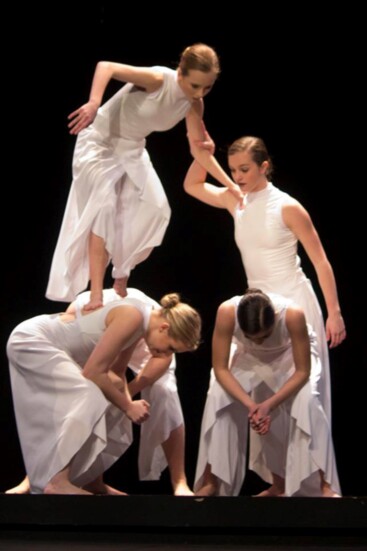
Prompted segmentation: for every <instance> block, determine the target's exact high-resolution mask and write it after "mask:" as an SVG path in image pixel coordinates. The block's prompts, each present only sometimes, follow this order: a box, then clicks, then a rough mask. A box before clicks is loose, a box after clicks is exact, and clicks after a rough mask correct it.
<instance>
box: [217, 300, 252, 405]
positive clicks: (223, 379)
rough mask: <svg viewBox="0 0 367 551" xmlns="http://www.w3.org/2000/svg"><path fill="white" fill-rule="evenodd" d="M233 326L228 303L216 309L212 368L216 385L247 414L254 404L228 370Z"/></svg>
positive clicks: (232, 316)
mask: <svg viewBox="0 0 367 551" xmlns="http://www.w3.org/2000/svg"><path fill="white" fill-rule="evenodd" d="M234 326H235V308H234V306H233V305H232V304H230V303H229V302H228V301H227V302H224V303H223V304H221V305H220V306H219V308H218V312H217V318H216V322H215V327H214V333H213V342H212V347H213V368H214V373H215V377H216V379H217V381H218V383H219V384H220V385H221V386H222V387H223V388H224V390H226V391H227V392H228V394H230V395H231V396H232V397H233V398H234V399H235V400H238V401H239V402H240V403H241V404H243V405H244V406H245V407H246V408H248V410H249V414H251V413H252V411H253V410H254V409H255V408H256V404H255V402H254V401H253V400H252V399H251V397H250V396H249V394H247V392H246V391H245V390H244V389H243V387H242V386H241V385H240V383H239V382H238V381H237V379H236V378H235V377H234V376H233V375H232V372H231V371H230V370H229V357H230V348H231V342H232V335H233V330H234Z"/></svg>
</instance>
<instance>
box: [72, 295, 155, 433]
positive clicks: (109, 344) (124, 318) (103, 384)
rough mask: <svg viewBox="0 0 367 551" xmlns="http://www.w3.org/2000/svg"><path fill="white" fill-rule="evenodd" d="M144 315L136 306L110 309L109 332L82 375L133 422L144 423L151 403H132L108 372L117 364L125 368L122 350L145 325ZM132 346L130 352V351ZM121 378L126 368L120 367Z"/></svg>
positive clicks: (90, 358)
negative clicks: (143, 324) (143, 323)
mask: <svg viewBox="0 0 367 551" xmlns="http://www.w3.org/2000/svg"><path fill="white" fill-rule="evenodd" d="M142 322H143V320H142V315H141V313H140V312H139V311H138V310H137V309H136V308H134V307H133V306H119V307H116V308H113V309H112V310H110V312H109V313H108V315H107V318H106V329H105V331H104V333H103V335H102V337H101V338H100V340H99V341H98V343H97V345H96V346H95V348H94V350H93V352H92V354H91V355H90V357H89V358H88V360H87V362H86V364H85V365H84V368H83V371H82V373H83V375H84V377H86V378H87V379H90V380H91V381H93V382H94V383H95V384H96V385H97V386H98V387H99V388H100V389H101V391H102V392H103V394H104V395H105V396H106V398H107V399H108V400H109V401H110V402H112V403H113V404H114V405H115V406H116V407H118V408H119V409H121V410H122V411H124V412H126V413H127V415H128V417H129V418H130V419H131V420H132V421H134V422H137V423H139V422H142V421H143V420H145V419H146V418H147V416H148V404H147V403H146V402H144V400H140V401H136V402H133V401H132V400H131V396H130V394H129V391H128V387H127V384H125V385H124V386H123V388H122V389H118V388H117V387H116V386H115V385H114V383H113V382H112V380H111V378H110V377H109V371H110V369H111V367H112V368H114V369H116V365H117V364H118V365H120V366H122V365H125V364H126V361H125V360H123V359H122V357H123V355H124V354H126V351H124V350H123V351H122V352H121V349H122V348H124V346H125V343H127V342H128V341H129V340H130V339H131V337H132V336H133V335H134V334H135V332H136V331H137V330H138V329H139V328H140V327H141V326H142ZM131 349H132V346H131V347H129V349H128V350H131ZM119 376H120V377H121V378H122V380H123V381H124V377H125V374H124V368H122V367H120V370H119Z"/></svg>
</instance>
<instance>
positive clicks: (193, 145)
mask: <svg viewBox="0 0 367 551" xmlns="http://www.w3.org/2000/svg"><path fill="white" fill-rule="evenodd" d="M203 112H204V103H203V100H200V101H195V102H194V103H193V104H192V107H191V109H190V111H189V113H188V114H187V115H186V127H187V136H188V140H189V144H190V151H191V154H192V156H193V157H194V158H195V159H196V160H197V161H198V162H199V163H200V165H201V166H202V167H203V168H204V169H205V170H206V171H207V172H209V174H210V175H211V176H213V178H215V179H216V180H217V181H218V182H220V183H221V184H222V185H223V186H225V187H227V188H228V189H229V190H230V192H231V193H233V195H234V197H236V199H237V201H241V202H242V200H243V194H242V192H241V190H240V188H239V187H238V185H237V184H235V182H233V180H231V178H230V177H229V176H228V174H226V172H225V171H224V170H223V168H222V167H221V166H220V164H219V163H218V161H217V160H216V158H215V157H214V155H213V153H212V152H211V151H210V150H208V149H206V148H205V147H202V146H200V143H202V142H204V141H205V132H206V129H205V126H204V123H203Z"/></svg>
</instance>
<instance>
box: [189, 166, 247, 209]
mask: <svg viewBox="0 0 367 551" xmlns="http://www.w3.org/2000/svg"><path fill="white" fill-rule="evenodd" d="M206 177H207V171H206V170H205V168H204V167H202V166H201V164H200V163H199V162H198V161H197V160H196V159H194V160H193V162H192V163H191V165H190V168H189V169H188V171H187V173H186V177H185V180H184V190H185V191H186V193H188V194H189V195H191V196H192V197H195V199H198V200H199V201H202V202H203V203H206V204H207V205H210V206H212V207H217V208H220V209H227V210H228V211H229V212H230V213H231V214H233V212H234V209H235V208H236V205H237V204H238V200H237V199H236V198H235V197H234V195H233V194H232V193H231V192H230V191H229V189H228V188H222V187H219V186H215V185H213V184H209V183H207V182H205V180H206Z"/></svg>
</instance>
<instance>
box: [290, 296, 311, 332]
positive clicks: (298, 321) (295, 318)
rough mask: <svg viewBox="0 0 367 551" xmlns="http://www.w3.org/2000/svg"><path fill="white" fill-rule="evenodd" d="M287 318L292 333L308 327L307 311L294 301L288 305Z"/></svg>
mask: <svg viewBox="0 0 367 551" xmlns="http://www.w3.org/2000/svg"><path fill="white" fill-rule="evenodd" d="M285 320H286V325H287V328H288V330H289V332H290V333H292V332H299V331H303V330H304V329H305V328H306V316H305V313H304V311H303V310H302V308H301V307H300V306H298V305H297V304H294V303H293V304H291V305H289V306H288V307H287V310H286V314H285Z"/></svg>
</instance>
